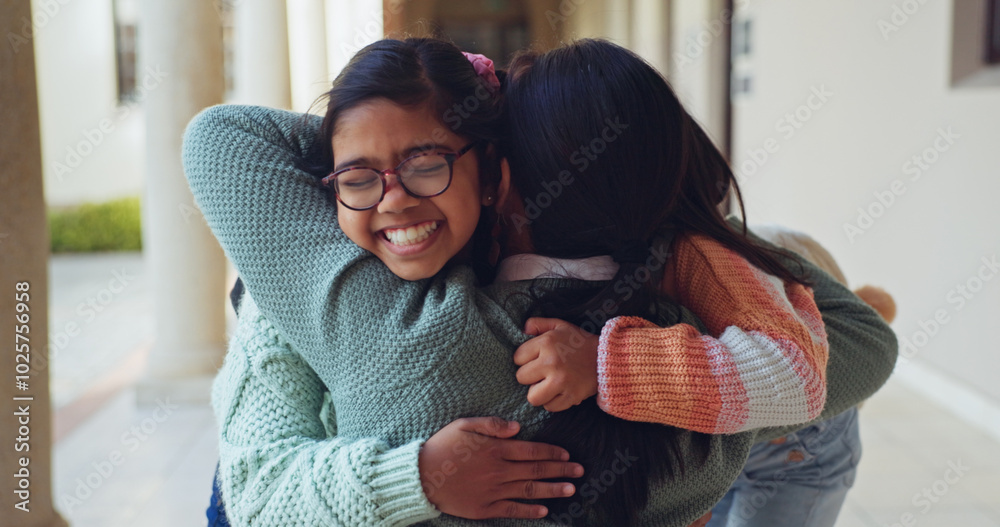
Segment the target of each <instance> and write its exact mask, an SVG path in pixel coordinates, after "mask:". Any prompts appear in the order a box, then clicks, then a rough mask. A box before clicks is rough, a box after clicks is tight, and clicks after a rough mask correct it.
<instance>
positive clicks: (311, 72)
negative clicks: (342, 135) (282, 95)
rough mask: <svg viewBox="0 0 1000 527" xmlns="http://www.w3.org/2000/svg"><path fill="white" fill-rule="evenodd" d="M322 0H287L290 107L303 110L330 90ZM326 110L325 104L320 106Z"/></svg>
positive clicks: (298, 110)
mask: <svg viewBox="0 0 1000 527" xmlns="http://www.w3.org/2000/svg"><path fill="white" fill-rule="evenodd" d="M324 4H325V2H324V0H288V37H289V40H288V51H289V63H288V66H289V71H290V74H291V80H292V109H293V110H295V111H297V112H305V111H307V110H308V109H309V107H310V105H312V104H313V102H315V101H316V98H317V97H319V96H320V95H322V94H324V93H326V92H328V91H329V90H330V82H331V81H332V80H333V79H331V78H329V77H330V74H329V71H328V70H327V61H326V9H325V5H324ZM320 111H321V112H325V111H326V106H323V107H322V108H320Z"/></svg>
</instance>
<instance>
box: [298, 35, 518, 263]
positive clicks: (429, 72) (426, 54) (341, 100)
mask: <svg viewBox="0 0 1000 527" xmlns="http://www.w3.org/2000/svg"><path fill="white" fill-rule="evenodd" d="M323 99H325V100H326V113H325V116H324V118H323V123H322V128H321V134H320V140H319V141H317V142H316V143H314V144H313V145H311V149H310V151H309V152H308V153H307V156H306V157H307V159H306V160H305V162H304V163H303V165H304V166H303V168H305V169H306V170H308V171H309V172H310V173H312V174H313V175H314V176H316V177H317V178H322V177H325V176H326V175H327V174H329V172H330V170H332V167H333V166H334V159H333V145H332V140H333V136H334V134H336V133H337V124H338V121H339V119H340V117H341V116H342V115H343V114H344V112H346V111H348V110H351V109H353V108H355V107H357V106H358V105H360V104H362V103H365V102H368V101H371V100H373V99H386V100H389V101H391V102H393V103H396V104H398V105H400V106H404V107H420V106H425V105H427V106H429V107H430V108H431V110H432V111H433V112H435V115H436V116H437V117H438V120H439V121H440V122H441V128H440V129H437V130H429V131H428V137H427V139H428V141H429V142H432V141H436V139H435V137H434V136H435V134H440V133H442V132H443V131H445V130H448V131H450V132H452V133H455V134H457V135H459V136H462V137H464V138H466V139H468V140H469V141H474V142H476V153H477V157H478V159H479V174H480V183H481V184H482V185H483V186H484V187H485V186H496V185H497V184H498V182H499V180H500V162H499V157H498V155H497V150H496V146H497V144H498V142H499V140H500V133H501V131H502V123H501V119H500V118H501V115H502V105H501V94H500V92H499V90H498V89H497V88H496V87H494V86H490V85H489V84H488V83H486V82H485V81H484V80H483V79H482V78H481V77H480V76H479V75H478V74H477V73H476V70H475V68H474V67H473V66H472V64H471V63H470V62H469V60H468V59H467V58H466V57H465V56H464V55H463V54H462V51H461V50H460V49H458V47H456V46H455V45H454V44H452V43H451V42H447V41H445V40H440V39H433V38H407V39H404V40H393V39H385V40H379V41H377V42H374V43H372V44H369V45H368V46H365V47H364V48H362V49H361V50H360V51H358V53H357V54H355V55H354V57H353V58H351V60H350V62H348V63H347V66H345V67H344V69H343V70H342V71H341V72H340V74H339V75H338V76H337V78H336V79H335V80H334V81H333V87H332V88H331V89H330V91H329V92H327V93H326V94H324V95H323V96H322V97H321V101H322V100H323ZM329 196H330V199H335V197H334V195H333V191H332V189H330V190H329ZM495 220H496V216H495V215H494V214H493V212H492V209H485V208H484V211H483V213H482V214H480V218H479V223H478V225H477V228H476V231H475V234H473V250H472V265H473V268H474V269H475V270H476V274H477V276H478V277H479V279H480V281H482V282H489V281H492V278H493V274H494V270H493V268H492V266H491V265H489V264H488V263H487V262H488V260H489V258H488V257H487V254H488V252H489V250H490V243H491V235H490V227H491V226H492V225H493V223H494V222H495Z"/></svg>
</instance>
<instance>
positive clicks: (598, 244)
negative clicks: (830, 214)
mask: <svg viewBox="0 0 1000 527" xmlns="http://www.w3.org/2000/svg"><path fill="white" fill-rule="evenodd" d="M504 92H505V97H506V105H507V114H506V126H507V130H506V133H505V134H504V136H505V141H506V142H505V143H504V148H503V149H502V153H503V154H504V155H505V156H506V157H507V158H508V159H509V161H510V167H511V177H512V181H513V184H514V187H515V188H517V190H518V191H519V192H520V193H521V197H522V199H524V211H525V216H526V217H522V218H514V219H512V220H511V221H512V222H513V224H514V225H515V226H517V225H521V226H523V225H526V224H529V223H530V232H531V240H532V243H533V245H534V249H535V251H536V252H537V253H538V254H542V255H545V256H551V257H557V258H583V257H590V256H597V255H613V256H614V258H615V260H616V261H617V262H619V264H620V267H619V269H618V272H617V275H616V276H615V277H614V278H612V279H611V281H610V282H609V283H608V284H607V285H606V286H604V285H602V286H600V287H598V288H596V289H593V288H592V289H589V290H585V292H581V290H579V289H574V290H570V289H566V290H562V291H556V292H555V293H547V294H545V295H542V296H540V298H539V300H538V301H537V303H536V313H537V314H540V315H542V316H550V317H557V318H563V319H566V320H569V321H572V322H575V323H577V324H578V325H581V326H583V327H584V329H587V330H589V331H591V332H593V333H597V332H599V331H600V328H601V326H602V325H603V324H604V322H605V321H606V320H607V319H609V318H611V317H615V316H620V315H634V316H643V317H645V318H648V319H650V320H652V321H655V322H659V323H661V324H672V323H674V321H670V320H663V316H662V315H663V313H662V311H661V310H658V309H657V306H661V305H662V302H663V301H664V298H663V295H662V294H661V293H660V282H661V279H662V276H663V267H664V266H665V264H666V262H665V261H664V260H665V258H666V253H667V251H668V250H669V245H670V240H671V239H672V237H673V235H674V234H676V235H686V234H703V235H706V236H709V237H711V238H713V239H715V240H717V241H719V242H721V243H722V244H724V245H725V246H727V247H729V248H731V249H732V250H733V251H735V252H737V253H738V254H740V255H741V256H743V257H744V258H746V259H747V260H748V261H749V262H751V263H752V264H754V265H756V266H757V267H759V268H761V269H763V270H764V271H766V272H769V273H771V274H773V275H776V276H778V277H780V278H782V279H784V280H787V281H793V282H799V283H802V282H801V281H800V280H799V279H798V278H797V277H796V276H795V275H794V274H793V273H792V272H791V271H789V270H788V269H786V268H785V267H784V266H783V265H782V264H781V263H780V262H779V261H778V260H777V259H776V258H775V254H774V253H773V252H770V250H768V249H765V248H762V247H760V246H758V245H756V244H754V243H753V242H752V241H751V240H750V239H749V238H748V237H747V233H746V231H745V228H744V229H743V231H740V230H739V229H736V228H734V227H732V226H731V225H730V224H729V223H727V221H726V220H725V218H724V216H723V214H722V212H721V211H720V209H719V205H720V203H721V202H722V201H723V199H724V198H725V197H726V196H727V195H728V194H729V193H730V192H733V193H734V194H735V197H736V199H737V201H738V202H739V203H740V207H741V209H742V207H743V203H742V199H741V197H740V193H739V188H738V186H737V182H736V178H735V177H734V175H733V172H732V170H731V169H730V168H729V166H728V164H727V162H726V160H725V158H724V157H723V156H722V154H721V153H720V152H719V151H718V149H717V148H716V147H715V146H714V145H713V144H712V142H711V140H710V139H709V138H708V136H707V135H706V134H705V132H704V131H703V130H702V128H701V127H700V126H699V125H698V123H696V122H695V120H694V119H693V118H692V117H691V116H690V115H689V114H688V113H687V112H686V111H685V110H684V108H683V107H682V106H681V103H680V102H679V100H678V99H677V97H676V95H675V94H674V92H673V91H672V90H671V88H670V86H669V85H668V83H667V82H666V80H665V79H664V78H663V77H662V76H661V75H660V74H659V73H658V72H657V71H656V70H655V69H654V68H652V67H651V66H650V65H648V64H647V63H646V62H644V61H643V60H642V59H641V58H639V57H638V56H637V55H635V54H634V53H632V52H630V51H628V50H626V49H624V48H622V47H620V46H617V45H615V44H612V43H610V42H606V41H601V40H581V41H577V42H575V43H572V44H569V45H567V46H565V47H562V48H559V49H556V50H553V51H550V52H547V53H545V54H536V53H525V54H522V55H520V56H518V57H515V59H514V60H513V61H512V63H511V65H510V68H509V70H508V75H507V81H506V83H505V88H504ZM657 271H658V272H657ZM687 433H689V432H686V431H681V430H679V429H676V428H673V427H669V426H662V425H655V424H650V423H637V422H630V421H625V420H621V419H617V418H614V417H612V416H610V415H608V414H606V413H604V412H602V411H601V410H600V409H599V408H598V407H597V405H596V404H595V403H594V400H593V399H590V400H588V401H585V402H584V403H583V404H581V405H579V406H577V407H574V408H572V409H570V410H568V411H565V412H560V413H557V414H555V415H554V416H553V417H552V418H551V419H550V420H549V421H548V422H547V423H546V425H545V426H544V429H543V430H542V432H541V433H540V435H539V436H537V437H536V438H535V440H538V441H549V442H555V443H558V444H560V445H563V446H564V447H566V448H567V450H569V451H570V453H571V455H572V456H573V459H575V460H577V461H582V462H583V463H584V465H585V468H586V471H587V474H588V475H590V476H591V477H592V476H593V475H601V474H606V473H607V472H608V471H609V470H612V469H613V467H614V463H615V461H616V460H618V459H620V454H621V453H622V452H625V451H628V452H631V453H632V455H633V456H634V457H637V458H639V459H640V460H641V461H640V462H638V463H636V464H635V465H634V466H632V467H630V468H629V470H628V471H626V472H625V473H622V474H618V473H617V472H615V474H616V478H615V479H616V483H615V484H614V485H610V486H608V487H607V488H605V489H603V492H601V493H599V495H597V496H592V498H593V499H588V500H586V501H585V502H584V505H588V506H589V507H590V511H589V512H590V514H592V516H591V517H597V518H600V519H601V521H602V522H607V523H609V524H614V525H629V524H632V523H633V522H634V521H635V519H636V515H637V513H638V512H639V511H641V510H642V509H643V508H645V506H646V504H647V502H648V495H649V489H650V485H651V484H653V485H655V484H656V482H657V481H661V480H663V479H664V478H669V477H673V476H674V475H676V474H679V473H681V472H683V470H684V466H683V463H682V462H681V460H682V457H681V455H680V454H681V452H680V447H679V445H680V434H687ZM699 436H700V438H699ZM685 441H687V439H685ZM690 443H691V444H694V445H695V446H698V445H707V436H703V435H700V434H695V437H694V438H693V440H692V441H690ZM587 481H590V480H589V479H588V476H584V478H583V479H582V480H580V481H579V482H577V484H578V488H579V487H580V485H582V484H586V482H587ZM573 501H576V503H579V501H578V500H571V501H566V500H552V501H551V502H550V503H547V505H549V506H550V509H552V510H553V513H554V515H555V517H556V518H562V519H565V518H568V516H567V514H566V511H567V510H569V511H570V512H572V511H573V510H574V509H573V508H571V507H570V503H573ZM578 507H579V506H578ZM576 510H577V511H579V508H577V509H576Z"/></svg>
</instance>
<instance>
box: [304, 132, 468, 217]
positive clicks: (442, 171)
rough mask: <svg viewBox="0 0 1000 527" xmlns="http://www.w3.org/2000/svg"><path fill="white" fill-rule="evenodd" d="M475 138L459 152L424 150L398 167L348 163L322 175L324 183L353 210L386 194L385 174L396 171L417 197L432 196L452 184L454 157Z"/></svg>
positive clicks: (378, 199) (376, 201)
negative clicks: (348, 165)
mask: <svg viewBox="0 0 1000 527" xmlns="http://www.w3.org/2000/svg"><path fill="white" fill-rule="evenodd" d="M474 146H476V142H475V141H474V142H472V143H469V144H467V145H465V146H464V147H463V148H462V149H461V150H459V151H458V152H454V153H450V152H423V153H420V154H417V155H414V156H410V157H408V158H406V159H404V160H403V162H402V163H400V164H399V165H398V166H396V168H393V169H389V170H377V169H374V168H370V167H347V168H343V169H340V170H338V171H336V172H333V173H331V174H330V175H329V176H326V177H325V178H323V180H322V182H323V185H324V186H326V187H328V188H329V187H330V186H331V185H332V187H333V191H334V192H335V193H336V194H337V201H340V202H341V203H342V204H343V205H344V206H345V207H347V208H349V209H351V210H368V209H370V208H372V207H374V206H376V205H378V204H379V203H381V202H382V198H384V197H385V188H386V176H388V175H389V174H395V175H396V179H397V180H398V181H399V185H400V186H401V187H403V190H405V191H406V193H407V194H409V195H410V196H413V197H415V198H433V197H434V196H438V195H440V194H442V193H444V191H446V190H448V187H449V186H450V185H451V176H452V172H453V170H452V167H453V166H454V164H455V160H456V159H458V158H460V157H462V156H463V155H464V154H465V153H466V152H468V151H469V150H472V147H474Z"/></svg>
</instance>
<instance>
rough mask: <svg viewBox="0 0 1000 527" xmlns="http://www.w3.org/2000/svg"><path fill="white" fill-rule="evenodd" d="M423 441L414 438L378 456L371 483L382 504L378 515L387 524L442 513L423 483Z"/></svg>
mask: <svg viewBox="0 0 1000 527" xmlns="http://www.w3.org/2000/svg"><path fill="white" fill-rule="evenodd" d="M422 445H423V441H414V442H412V443H409V444H406V445H403V446H401V447H399V448H394V449H392V450H389V451H387V452H385V453H382V454H379V455H377V456H375V459H374V463H373V464H374V466H375V474H374V477H372V479H371V482H370V485H371V487H372V490H373V491H374V493H375V501H376V503H378V504H379V505H378V516H379V517H380V518H383V519H384V522H385V524H386V525H410V524H413V523H417V522H421V521H425V520H431V519H434V518H437V517H438V516H440V515H441V513H440V512H439V511H438V510H437V509H436V508H435V507H434V505H433V504H432V503H431V502H430V501H429V500H428V499H427V496H426V495H425V494H424V489H423V487H422V486H421V484H420V465H419V459H420V447H421V446H422Z"/></svg>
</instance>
